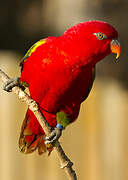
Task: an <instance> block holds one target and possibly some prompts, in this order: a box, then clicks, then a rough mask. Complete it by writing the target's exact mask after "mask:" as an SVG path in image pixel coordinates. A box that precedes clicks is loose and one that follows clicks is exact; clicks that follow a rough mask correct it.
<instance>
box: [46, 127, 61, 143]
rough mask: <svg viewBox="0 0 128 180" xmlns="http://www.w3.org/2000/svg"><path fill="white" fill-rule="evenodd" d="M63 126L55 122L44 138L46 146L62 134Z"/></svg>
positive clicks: (54, 141)
mask: <svg viewBox="0 0 128 180" xmlns="http://www.w3.org/2000/svg"><path fill="white" fill-rule="evenodd" d="M62 130H63V127H62V126H61V125H60V124H57V126H56V127H55V128H54V129H53V131H52V132H51V134H50V135H49V136H47V137H46V138H45V144H46V146H49V144H51V145H55V143H56V141H57V140H58V139H59V138H60V136H61V135H62Z"/></svg>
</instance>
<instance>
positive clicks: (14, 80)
mask: <svg viewBox="0 0 128 180" xmlns="http://www.w3.org/2000/svg"><path fill="white" fill-rule="evenodd" d="M15 86H19V87H21V88H22V89H23V90H24V89H25V88H24V87H23V86H22V85H21V84H20V78H19V77H17V78H12V79H9V80H8V81H7V82H6V83H5V85H4V87H3V90H5V91H7V92H11V91H12V88H13V87H15Z"/></svg>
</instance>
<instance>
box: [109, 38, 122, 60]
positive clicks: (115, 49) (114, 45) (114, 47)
mask: <svg viewBox="0 0 128 180" xmlns="http://www.w3.org/2000/svg"><path fill="white" fill-rule="evenodd" d="M110 49H111V52H112V53H115V54H116V59H118V58H119V56H120V53H121V46H120V42H119V41H118V40H117V39H113V40H112V41H111V43H110Z"/></svg>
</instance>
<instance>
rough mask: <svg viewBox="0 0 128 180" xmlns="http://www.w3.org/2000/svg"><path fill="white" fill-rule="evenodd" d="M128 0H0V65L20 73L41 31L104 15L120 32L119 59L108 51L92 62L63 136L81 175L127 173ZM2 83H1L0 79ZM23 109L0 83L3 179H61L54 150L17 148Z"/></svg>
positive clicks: (58, 30) (99, 179)
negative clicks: (89, 82) (83, 97)
mask: <svg viewBox="0 0 128 180" xmlns="http://www.w3.org/2000/svg"><path fill="white" fill-rule="evenodd" d="M127 18H128V1H127V0H95V1H90V0H79V1H78V0H70V1H69V0H64V1H60V0H54V1H51V0H47V1H46V0H36V1H35V0H28V1H25V0H22V1H19V0H13V1H10V0H1V1H0V68H2V69H3V70H4V71H5V72H7V73H8V75H9V76H11V77H14V76H19V75H20V68H19V63H20V60H21V58H22V57H23V56H24V54H25V52H26V51H27V50H28V49H29V47H30V46H31V45H32V44H34V43H35V42H36V41H38V40H39V39H41V38H43V37H46V36H59V35H61V34H62V33H63V32H64V31H65V30H66V29H67V28H68V27H70V26H72V25H73V24H76V23H78V22H83V21H87V20H95V19H99V20H103V21H107V22H109V23H110V24H112V25H113V26H114V27H115V28H116V29H117V30H118V32H119V39H120V42H121V44H122V54H121V57H120V61H119V62H118V63H114V58H115V57H114V55H110V56H109V57H107V58H106V59H105V60H104V61H102V62H100V63H99V64H98V65H97V78H96V81H95V83H94V86H93V90H92V92H91V94H90V96H89V98H88V100H87V101H86V102H85V103H83V104H82V106H81V112H80V115H79V118H78V120H77V121H76V122H75V123H73V124H72V125H70V126H69V127H67V129H66V130H65V131H64V132H63V137H61V139H60V141H61V144H62V146H63V147H64V150H65V152H66V154H67V155H68V156H69V158H70V159H71V160H72V161H73V162H74V166H73V167H74V169H75V170H76V173H77V175H78V179H79V180H111V179H113V180H127V179H128V156H127V154H128V140H127V139H128V130H127V127H128V121H127V117H128V60H127V41H128V35H127V32H128V23H127ZM1 87H2V84H1ZM26 109H27V107H26V105H25V104H24V103H22V102H21V101H20V100H19V99H18V98H17V97H16V96H15V95H13V94H12V93H10V94H8V93H6V92H4V91H3V90H2V89H1V88H0V117H1V118H0V179H1V180H17V179H18V180H35V179H38V180H66V179H67V177H66V175H65V173H64V171H63V170H61V169H60V168H59V161H58V159H57V157H56V154H55V153H54V152H53V153H52V154H51V156H50V157H47V154H44V155H42V156H39V155H38V154H37V152H35V153H33V154H30V155H24V154H21V153H20V152H19V149H18V138H19V134H20V128H21V123H22V120H23V119H24V116H25V111H26Z"/></svg>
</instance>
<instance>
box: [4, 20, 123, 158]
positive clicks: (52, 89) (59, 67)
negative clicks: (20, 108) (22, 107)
mask: <svg viewBox="0 0 128 180" xmlns="http://www.w3.org/2000/svg"><path fill="white" fill-rule="evenodd" d="M111 53H114V54H116V59H117V58H118V57H119V56H120V53H121V45H120V42H119V40H118V32H117V31H116V29H115V28H114V27H113V26H112V25H110V24H109V23H107V22H104V21H99V20H90V21H85V22H80V23H78V24H76V25H73V26H72V27H70V28H69V29H67V30H66V31H65V32H64V33H63V34H62V35H61V36H57V37H52V36H50V37H46V38H44V39H41V40H39V41H38V42H36V43H35V44H34V45H33V46H32V47H31V48H30V49H29V50H28V51H27V53H26V54H25V56H24V57H23V59H22V61H21V63H20V66H21V76H20V77H16V78H12V79H10V80H8V81H7V83H6V84H5V85H4V90H5V91H8V92H10V91H11V89H12V88H13V87H14V86H19V87H21V88H22V89H23V90H25V88H26V87H28V89H29V92H30V96H31V98H32V99H33V100H34V101H36V102H37V104H38V106H39V109H40V111H41V113H42V114H43V116H44V117H45V119H46V120H47V122H48V123H49V125H50V126H51V128H52V132H51V134H50V135H49V136H46V135H45V133H44V130H43V129H42V127H41V125H40V124H39V122H38V120H37V119H36V117H35V115H34V113H33V112H32V111H31V110H30V109H29V108H28V110H27V113H26V116H25V119H24V121H23V125H22V128H21V134H20V138H19V149H20V151H21V152H23V153H25V154H29V153H32V152H34V151H35V150H37V151H38V154H39V155H41V154H43V153H44V152H46V151H48V152H50V151H51V149H53V148H51V146H50V144H54V143H55V142H56V141H57V140H58V139H59V138H60V136H61V135H62V131H63V130H64V129H65V128H66V127H67V126H68V125H69V124H70V123H72V122H74V121H75V120H76V119H77V117H78V115H79V111H80V106H81V103H82V102H83V101H85V100H86V99H87V97H88V95H89V93H90V91H91V89H92V86H93V82H94V80H95V74H96V64H97V63H98V62H99V61H101V60H102V59H104V58H105V57H106V56H108V55H109V54H111Z"/></svg>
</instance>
